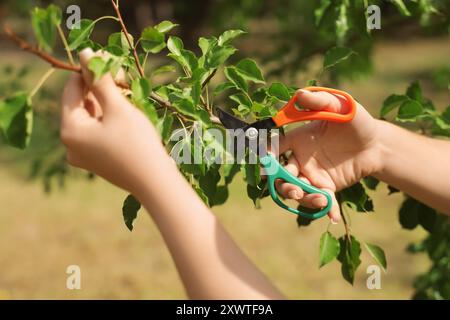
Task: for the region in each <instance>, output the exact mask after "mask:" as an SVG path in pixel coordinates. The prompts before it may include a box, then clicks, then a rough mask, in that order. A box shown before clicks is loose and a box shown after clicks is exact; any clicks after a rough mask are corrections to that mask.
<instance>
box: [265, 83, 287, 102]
mask: <svg viewBox="0 0 450 320" xmlns="http://www.w3.org/2000/svg"><path fill="white" fill-rule="evenodd" d="M268 93H269V95H271V96H272V97H275V98H277V99H278V100H280V101H288V100H289V99H290V98H291V96H290V94H289V90H288V88H287V87H286V86H285V85H284V84H282V83H280V82H274V83H272V85H271V86H270V88H269V91H268Z"/></svg>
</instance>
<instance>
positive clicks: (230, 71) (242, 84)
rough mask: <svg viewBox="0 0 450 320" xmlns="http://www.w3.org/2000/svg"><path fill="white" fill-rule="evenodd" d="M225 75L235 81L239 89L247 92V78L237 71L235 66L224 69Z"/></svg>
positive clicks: (232, 81)
mask: <svg viewBox="0 0 450 320" xmlns="http://www.w3.org/2000/svg"><path fill="white" fill-rule="evenodd" d="M224 73H225V76H226V77H227V79H228V80H230V82H231V83H233V84H234V85H235V86H236V87H237V88H238V89H240V90H242V91H244V92H247V91H248V84H247V82H246V81H245V79H244V78H243V77H242V76H241V75H240V74H239V73H238V72H237V71H236V68H234V67H226V68H225V70H224Z"/></svg>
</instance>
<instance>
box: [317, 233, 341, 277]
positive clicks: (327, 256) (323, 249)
mask: <svg viewBox="0 0 450 320" xmlns="http://www.w3.org/2000/svg"><path fill="white" fill-rule="evenodd" d="M339 248H340V244H339V241H338V240H337V239H336V238H335V237H334V236H333V235H332V234H331V233H330V232H329V231H327V232H324V233H323V234H322V236H321V237H320V249H319V268H321V267H323V266H324V265H326V264H327V263H329V262H331V261H332V260H333V259H334V258H336V257H337V256H338V254H339Z"/></svg>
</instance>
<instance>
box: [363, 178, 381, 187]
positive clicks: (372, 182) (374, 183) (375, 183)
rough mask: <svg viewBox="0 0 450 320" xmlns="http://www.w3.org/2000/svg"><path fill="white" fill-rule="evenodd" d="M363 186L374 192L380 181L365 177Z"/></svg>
mask: <svg viewBox="0 0 450 320" xmlns="http://www.w3.org/2000/svg"><path fill="white" fill-rule="evenodd" d="M363 181H364V185H365V186H366V187H367V188H369V189H370V190H375V189H376V188H377V186H378V185H379V184H380V180H378V179H377V178H374V177H372V176H367V177H365V178H364V179H363Z"/></svg>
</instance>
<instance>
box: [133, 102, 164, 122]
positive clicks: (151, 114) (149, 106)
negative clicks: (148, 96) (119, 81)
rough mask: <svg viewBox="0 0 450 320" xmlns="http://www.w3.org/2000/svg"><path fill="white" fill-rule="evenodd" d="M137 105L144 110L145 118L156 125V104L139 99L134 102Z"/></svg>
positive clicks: (157, 119)
mask: <svg viewBox="0 0 450 320" xmlns="http://www.w3.org/2000/svg"><path fill="white" fill-rule="evenodd" d="M135 103H136V104H137V106H138V107H139V108H140V109H141V110H142V112H144V114H145V115H146V116H147V118H148V119H149V120H150V121H151V122H152V123H153V124H154V125H155V126H157V125H158V121H159V118H158V112H157V111H156V106H155V105H154V104H153V103H152V102H150V101H149V100H140V101H138V102H135Z"/></svg>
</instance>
